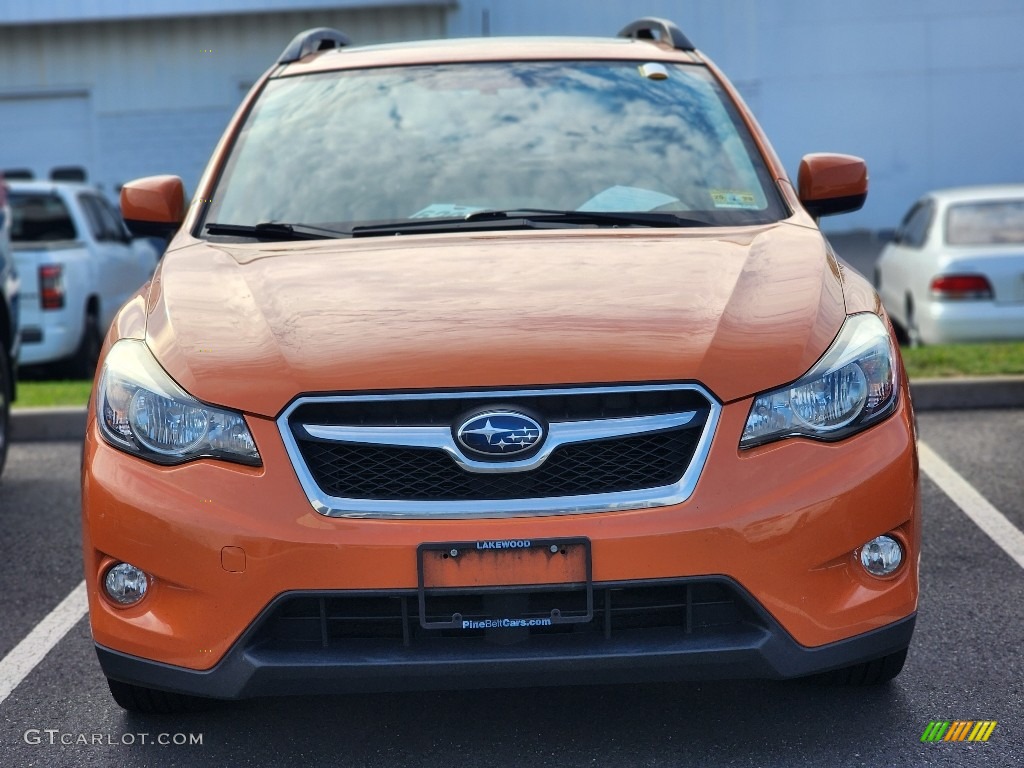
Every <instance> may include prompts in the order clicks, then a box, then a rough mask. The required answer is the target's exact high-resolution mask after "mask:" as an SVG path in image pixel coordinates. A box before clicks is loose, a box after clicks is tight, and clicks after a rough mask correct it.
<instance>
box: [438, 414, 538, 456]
mask: <svg viewBox="0 0 1024 768" xmlns="http://www.w3.org/2000/svg"><path fill="white" fill-rule="evenodd" d="M543 435H544V428H543V427H542V426H541V425H540V423H539V422H538V421H536V420H535V419H531V418H530V417H529V416H526V415H525V414H522V413H516V412H515V411H485V412H483V413H477V414H474V415H473V416H470V417H469V418H468V419H466V420H465V421H464V422H462V424H461V425H459V428H458V429H457V430H456V431H455V437H456V438H458V441H459V445H461V446H462V447H463V448H465V449H466V450H467V451H471V452H472V453H478V454H482V455H484V456H492V457H493V456H515V455H516V454H520V453H524V452H526V451H528V450H530V449H531V448H533V447H534V446H535V445H538V444H539V443H540V441H541V438H542V437H543Z"/></svg>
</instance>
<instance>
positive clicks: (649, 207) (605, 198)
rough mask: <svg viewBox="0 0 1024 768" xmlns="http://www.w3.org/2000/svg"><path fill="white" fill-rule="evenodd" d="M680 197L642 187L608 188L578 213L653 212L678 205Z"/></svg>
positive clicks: (591, 199)
mask: <svg viewBox="0 0 1024 768" xmlns="http://www.w3.org/2000/svg"><path fill="white" fill-rule="evenodd" d="M678 202H679V198H678V197H672V195H666V194H664V193H662V192H655V191H654V190H652V189H641V188H640V187H623V186H615V187H608V189H605V190H603V191H601V192H598V193H597V194H596V195H594V196H593V197H592V198H590V199H589V200H587V202H585V203H584V204H583V205H581V206H580V207H579V208H577V209H576V210H577V211H653V210H654V209H655V208H659V207H660V206H662V205H668V204H669V203H678Z"/></svg>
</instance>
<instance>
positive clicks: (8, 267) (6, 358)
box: [0, 175, 20, 474]
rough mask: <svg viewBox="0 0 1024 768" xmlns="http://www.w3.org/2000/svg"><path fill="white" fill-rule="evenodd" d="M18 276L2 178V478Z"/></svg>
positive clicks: (15, 341) (15, 367) (15, 344)
mask: <svg viewBox="0 0 1024 768" xmlns="http://www.w3.org/2000/svg"><path fill="white" fill-rule="evenodd" d="M18 298H19V296H18V275H17V271H16V269H15V266H14V258H13V256H12V255H11V209H10V206H9V205H8V203H7V185H6V183H5V182H4V177H3V176H2V175H0V474H3V471H4V464H5V463H6V462H7V438H8V435H9V433H10V423H11V422H10V416H11V402H12V401H13V400H14V396H15V393H16V389H15V388H16V384H15V381H16V379H17V370H18V347H19V339H20V333H19V332H18Z"/></svg>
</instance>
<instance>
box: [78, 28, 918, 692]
mask: <svg viewBox="0 0 1024 768" xmlns="http://www.w3.org/2000/svg"><path fill="white" fill-rule="evenodd" d="M346 42H347V41H346V39H345V37H344V35H342V34H341V33H339V32H337V31H335V30H329V29H317V30H310V31H309V32H308V33H304V34H301V35H299V36H298V37H297V38H296V39H295V40H294V41H293V42H292V44H291V45H289V46H288V47H287V48H286V50H285V51H284V52H283V53H282V55H281V56H280V57H279V59H278V60H277V61H276V62H274V63H273V65H272V66H271V67H270V69H269V70H268V71H267V73H266V75H265V76H264V77H263V78H262V79H261V80H260V81H259V82H258V83H257V84H256V85H255V86H254V88H253V89H252V91H251V92H250V94H249V96H248V97H247V98H246V100H245V102H244V104H243V105H242V106H241V108H240V109H239V111H238V113H237V115H236V116H235V118H234V120H233V121H232V123H231V124H230V125H229V126H228V128H227V131H226V134H225V138H224V140H223V141H222V142H221V144H220V145H219V148H218V150H217V151H216V153H215V155H214V156H213V157H212V159H211V161H210V164H209V165H208V167H207V171H206V174H205V176H204V180H203V181H202V182H201V184H200V187H199V189H198V191H197V195H196V200H197V204H196V205H193V206H186V205H185V199H184V192H183V186H182V182H181V179H180V178H178V177H174V176H159V177H150V178H148V179H141V180H137V181H135V182H130V183H128V184H126V185H125V187H124V188H123V189H122V190H121V201H122V211H123V212H124V215H125V218H126V220H128V222H129V224H130V225H131V226H132V227H133V229H135V228H138V230H137V231H143V230H149V231H153V232H166V233H174V237H173V239H172V240H171V243H170V245H169V247H168V249H167V253H166V254H165V256H164V258H163V259H162V261H161V262H160V266H159V267H158V269H157V273H156V275H155V276H154V279H153V281H152V282H151V283H150V284H149V285H148V286H147V287H146V288H145V289H144V290H142V291H140V292H139V293H138V294H137V295H136V296H134V297H133V298H132V299H131V300H130V301H129V302H128V303H127V304H126V305H125V307H124V308H123V309H122V310H121V312H120V313H119V315H118V317H117V320H116V322H115V323H114V324H113V326H112V328H111V333H110V334H109V336H108V337H107V342H106V343H105V345H104V348H103V353H102V357H101V362H100V368H99V370H98V371H97V374H96V387H95V394H94V396H93V398H92V401H91V403H90V410H89V413H88V417H87V426H86V438H85V447H84V454H83V481H82V510H83V515H82V521H83V525H82V529H83V554H84V563H85V574H86V581H87V585H88V596H89V608H90V615H91V624H92V634H93V639H94V641H95V643H96V650H97V654H98V656H99V659H100V663H101V665H102V669H103V672H104V674H105V675H106V677H107V678H108V680H109V684H110V689H111V692H112V694H113V696H114V698H115V700H116V701H117V702H118V703H119V704H120V705H121V706H123V707H125V708H126V709H129V710H137V711H150V712H152V711H172V710H176V709H185V708H189V707H192V706H194V705H196V704H197V703H201V701H202V699H201V698H200V697H208V698H215V699H216V698H222V699H232V698H242V697H249V696H258V695H280V694H308V693H328V692H356V691H365V690H368V689H398V688H425V687H481V686H494V685H512V686H523V685H563V684H568V683H593V682H596V681H599V680H604V681H613V682H614V681H627V680H628V681H640V680H669V679H673V678H678V677H741V676H751V677H768V678H790V677H799V676H803V675H811V674H817V673H822V674H826V675H827V676H828V679H830V680H832V681H833V682H836V683H840V684H867V683H881V682H884V681H887V680H890V679H892V678H893V677H895V676H896V675H897V674H898V673H899V671H900V669H901V668H902V666H903V662H904V659H905V658H906V655H907V648H908V646H909V644H910V640H911V636H912V633H913V628H914V621H915V617H916V610H917V595H918V577H917V574H918V558H919V554H920V527H919V523H918V519H919V505H920V501H919V494H918V487H917V453H916V450H915V443H914V431H913V426H912V423H913V414H912V411H911V403H910V398H909V396H908V387H907V381H906V376H905V375H904V371H903V366H902V363H901V360H900V357H899V351H898V349H897V345H896V343H895V340H894V338H893V336H892V333H891V328H890V326H889V322H888V320H887V318H886V317H885V314H884V312H883V311H882V310H881V306H880V304H879V302H878V299H877V296H876V294H875V292H874V291H873V290H872V288H871V285H870V283H869V282H868V281H867V280H866V279H864V278H863V277H861V276H860V275H859V274H857V273H856V272H854V271H853V270H850V269H847V268H846V267H844V266H843V265H842V264H840V263H839V262H838V260H837V259H836V256H835V254H834V253H833V252H832V250H831V249H830V247H829V245H828V243H827V241H826V240H825V238H824V237H823V236H822V233H821V231H820V230H819V228H818V226H817V221H816V220H817V217H820V216H824V215H828V214H836V213H843V212H846V211H850V210H856V209H857V208H859V207H860V206H861V204H862V203H863V201H864V199H865V197H866V195H867V184H868V182H867V168H866V166H865V163H864V161H863V160H861V159H859V158H855V157H851V156H848V155H832V154H829V155H824V154H814V155H808V156H806V157H805V158H804V159H803V161H802V162H801V166H800V172H799V181H798V186H794V185H793V184H792V183H791V182H790V181H789V179H788V177H787V174H786V171H785V169H784V168H783V167H782V165H781V163H780V162H779V160H778V157H777V156H776V155H775V153H774V152H773V151H772V149H771V147H770V145H769V144H768V142H767V139H766V138H765V137H764V135H763V134H762V132H761V130H760V128H759V127H758V126H757V123H756V122H755V120H754V118H753V116H752V115H751V114H750V113H749V112H748V111H747V109H746V107H745V106H744V105H743V103H742V102H741V101H740V100H739V98H738V97H737V96H736V92H735V90H733V88H732V86H731V85H730V84H729V82H728V80H726V79H725V77H724V76H723V75H722V74H721V73H720V71H719V70H718V69H717V68H716V67H715V66H714V64H712V63H711V62H710V61H709V60H708V59H707V57H705V56H704V55H703V54H702V53H700V52H699V51H697V50H696V49H695V48H694V47H693V45H691V44H690V42H689V40H688V39H687V38H686V36H685V35H684V34H683V33H682V32H681V31H680V30H679V29H678V28H677V27H676V26H675V25H673V24H671V23H669V22H666V21H663V20H658V19H643V20H639V21H637V22H635V23H633V24H631V25H629V26H628V27H627V28H626V29H624V30H622V31H621V32H620V33H619V35H618V36H616V37H611V36H609V37H608V38H606V39H591V38H578V39H576V38H551V39H538V38H531V39H528V40H523V39H505V40H501V39H496V38H487V39H480V40H443V41H434V42H428V43H404V44H398V45H385V46H366V47H350V46H348V45H346Z"/></svg>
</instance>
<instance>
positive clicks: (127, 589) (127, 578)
mask: <svg viewBox="0 0 1024 768" xmlns="http://www.w3.org/2000/svg"><path fill="white" fill-rule="evenodd" d="M103 586H104V587H105V588H106V590H107V596H108V597H109V598H110V599H111V600H113V601H114V602H115V603H117V604H118V605H135V603H137V602H139V600H141V599H142V598H143V597H145V596H146V589H148V588H149V579H148V578H147V577H146V574H145V573H143V572H142V571H140V570H139V569H138V568H136V567H135V566H134V565H129V564H128V563H118V564H117V565H115V566H114V567H113V568H111V569H110V570H109V571H107V576H106V578H105V579H104V580H103Z"/></svg>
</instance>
